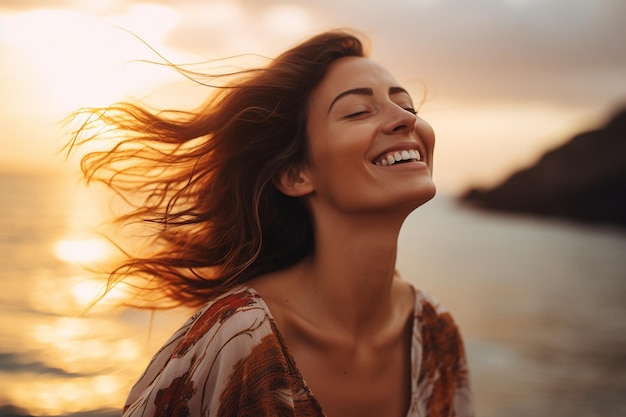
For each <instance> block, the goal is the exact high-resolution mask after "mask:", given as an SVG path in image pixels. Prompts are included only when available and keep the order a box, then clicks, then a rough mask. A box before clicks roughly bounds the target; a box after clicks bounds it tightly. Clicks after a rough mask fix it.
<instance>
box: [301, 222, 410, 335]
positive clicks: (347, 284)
mask: <svg viewBox="0 0 626 417" xmlns="http://www.w3.org/2000/svg"><path fill="white" fill-rule="evenodd" d="M320 217H321V218H323V219H324V221H322V222H320V221H319V219H316V223H315V224H316V242H315V252H314V254H313V256H312V257H311V258H310V259H309V260H307V261H306V262H305V263H304V264H303V266H304V270H303V273H302V275H301V277H302V278H301V283H300V285H301V287H300V288H301V289H302V290H303V291H304V293H305V294H308V297H309V298H308V302H309V303H311V305H310V308H311V311H316V312H318V314H317V317H316V320H318V321H319V323H318V324H319V325H320V326H324V327H325V328H329V329H336V330H337V331H340V332H342V334H348V335H352V337H354V338H359V337H361V336H367V335H371V334H372V331H376V329H380V328H383V327H384V326H385V323H387V321H388V320H390V319H391V318H392V316H393V314H394V311H393V308H392V307H393V304H392V302H391V298H392V286H393V282H394V276H395V264H396V253H397V240H398V234H399V232H400V226H401V225H402V221H403V220H404V216H402V217H400V216H398V217H397V218H396V219H395V220H394V219H393V218H392V217H390V216H389V215H386V216H377V215H367V216H359V215H351V216H344V217H342V218H341V219H333V218H332V217H331V216H320ZM319 312H323V314H321V315H320V314H319Z"/></svg>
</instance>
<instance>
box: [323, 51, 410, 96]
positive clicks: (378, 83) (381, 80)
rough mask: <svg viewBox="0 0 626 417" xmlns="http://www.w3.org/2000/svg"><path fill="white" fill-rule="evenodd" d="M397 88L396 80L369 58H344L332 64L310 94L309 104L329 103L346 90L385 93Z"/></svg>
mask: <svg viewBox="0 0 626 417" xmlns="http://www.w3.org/2000/svg"><path fill="white" fill-rule="evenodd" d="M395 86H399V84H398V82H397V81H396V79H395V78H394V77H393V76H392V75H391V73H390V72H389V71H387V70H386V69H385V68H384V67H383V66H381V65H380V64H378V63H376V62H374V61H372V60H371V59H369V58H363V57H345V58H340V59H338V60H336V61H335V62H333V63H332V64H331V65H330V67H329V68H328V71H327V72H326V75H325V76H324V78H323V79H322V81H321V82H320V84H319V85H318V86H317V87H316V88H315V90H313V93H312V94H311V104H314V103H319V104H322V103H324V102H330V101H332V100H333V98H334V97H335V96H336V95H337V94H339V93H341V92H343V91H346V90H350V89H353V88H362V87H368V88H372V89H374V90H376V89H378V88H380V89H384V90H385V91H387V90H388V89H389V87H395Z"/></svg>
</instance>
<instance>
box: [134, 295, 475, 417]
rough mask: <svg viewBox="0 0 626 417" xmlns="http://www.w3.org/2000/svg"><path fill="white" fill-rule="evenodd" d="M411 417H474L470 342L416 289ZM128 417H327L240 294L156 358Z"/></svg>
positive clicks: (263, 310) (249, 298)
mask: <svg viewBox="0 0 626 417" xmlns="http://www.w3.org/2000/svg"><path fill="white" fill-rule="evenodd" d="M415 295H416V297H415V310H414V320H413V337H412V350H411V373H412V386H411V403H410V406H409V410H408V413H407V417H426V416H429V417H444V416H445V417H448V416H450V417H452V416H456V417H469V416H473V404H472V395H471V391H470V387H469V377H468V370H467V365H466V360H465V353H464V348H463V342H462V340H461V336H460V334H459V331H458V329H457V327H456V325H455V324H454V322H453V320H452V318H451V316H450V315H449V314H448V313H447V312H445V311H444V310H443V309H442V308H441V307H440V306H439V305H438V304H437V303H436V302H434V301H433V300H431V299H429V298H428V297H427V296H426V295H425V294H424V293H422V292H420V291H418V290H415ZM123 416H124V417H153V416H154V417H157V416H163V417H196V416H198V417H199V416H211V417H213V416H215V417H218V416H219V417H225V416H238V417H243V416H259V417H261V416H268V417H269V416H280V417H283V416H293V417H313V416H314V417H323V416H324V412H323V410H322V408H321V406H320V404H319V403H318V402H317V400H316V399H315V395H314V393H313V392H311V390H310V389H309V387H308V386H307V384H306V382H305V381H304V379H303V378H302V375H300V372H299V370H298V368H297V365H296V363H295V361H294V359H293V357H292V356H291V354H290V353H289V349H288V347H287V345H286V344H285V341H284V340H283V338H282V336H281V334H280V332H279V330H278V328H277V327H276V323H275V322H274V320H273V318H272V315H271V313H270V310H269V309H268V307H267V305H266V304H265V302H264V301H263V299H262V298H261V297H260V296H259V294H258V293H256V292H255V291H254V290H253V289H251V288H246V287H238V288H236V289H233V290H231V291H229V292H228V293H225V294H223V295H221V296H219V297H218V298H216V299H214V300H212V301H211V302H210V303H209V304H207V305H206V306H205V307H204V308H202V309H201V310H199V311H198V312H197V313H195V314H194V315H193V316H192V317H191V318H190V319H189V320H188V321H187V322H186V323H185V324H184V325H183V326H182V327H181V328H180V329H179V330H178V331H177V332H176V333H174V335H173V336H172V337H171V338H170V339H169V340H168V341H167V342H166V343H165V345H164V346H163V347H162V348H161V349H160V350H159V351H158V352H157V353H156V355H155V356H154V358H153V359H152V361H151V362H150V364H149V365H148V367H147V369H146V370H145V372H144V374H143V375H142V376H141V378H140V379H139V380H138V381H137V383H136V384H135V386H134V387H133V389H132V390H131V392H130V394H129V397H128V400H127V402H126V405H125V406H124V412H123Z"/></svg>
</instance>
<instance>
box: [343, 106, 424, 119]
mask: <svg viewBox="0 0 626 417" xmlns="http://www.w3.org/2000/svg"><path fill="white" fill-rule="evenodd" d="M403 109H404V110H406V111H408V112H409V113H411V114H412V115H417V110H415V109H414V108H413V107H403ZM366 113H368V112H367V111H365V110H364V111H358V112H356V113H352V114H349V115H347V116H346V119H353V118H355V117H359V116H361V115H363V114H366Z"/></svg>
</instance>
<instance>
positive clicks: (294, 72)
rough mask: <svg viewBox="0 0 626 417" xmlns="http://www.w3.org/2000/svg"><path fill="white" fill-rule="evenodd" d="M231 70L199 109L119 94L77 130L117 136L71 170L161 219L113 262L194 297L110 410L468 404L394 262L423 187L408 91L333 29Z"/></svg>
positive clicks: (423, 130)
mask: <svg viewBox="0 0 626 417" xmlns="http://www.w3.org/2000/svg"><path fill="white" fill-rule="evenodd" d="M229 80H230V81H229V84H228V85H223V86H222V88H219V89H218V90H217V93H215V94H214V95H213V96H212V97H211V99H210V100H209V101H208V102H207V104H206V105H205V106H204V107H203V108H202V109H200V110H199V111H198V112H190V113H183V112H175V111H170V112H160V113H153V112H150V111H148V110H147V109H145V108H142V107H140V106H136V105H130V104H120V105H117V106H113V107H111V108H108V109H101V110H96V111H92V114H94V115H96V116H97V117H96V118H92V119H91V121H90V122H89V123H87V124H86V125H85V126H84V127H83V129H82V133H81V132H80V131H79V132H78V133H77V137H80V135H81V134H85V132H88V131H89V128H90V127H97V126H102V123H104V124H105V125H107V126H110V127H111V128H112V129H114V130H117V131H118V132H119V133H120V135H123V136H124V139H123V140H122V141H121V143H120V144H119V145H118V146H116V147H114V148H113V149H112V150H111V151H110V152H100V153H92V154H89V155H87V157H86V158H85V159H84V160H83V169H84V171H85V174H86V176H87V177H88V178H90V179H96V180H101V181H104V182H106V183H107V184H109V185H110V186H111V187H112V188H114V189H115V190H117V191H118V192H120V193H122V194H124V195H128V196H131V195H137V194H140V195H143V196H145V197H146V198H145V200H144V201H142V203H141V204H140V205H139V207H138V208H137V209H136V210H135V211H134V212H131V213H129V214H127V215H125V216H124V217H123V218H122V220H123V221H130V222H133V221H136V220H141V221H143V222H147V223H148V224H156V225H158V228H157V229H156V231H155V236H154V238H155V243H154V245H152V246H151V248H152V253H150V254H148V255H146V256H142V257H139V256H135V257H133V256H130V255H129V258H128V259H127V260H126V261H125V262H124V263H123V264H122V265H120V266H119V267H118V268H117V269H116V270H115V271H114V272H113V273H112V274H111V277H112V279H113V280H114V281H115V282H118V281H123V280H125V279H131V278H132V279H134V280H136V279H137V278H138V277H139V278H143V279H144V280H145V285H143V289H144V295H146V296H147V297H151V295H152V294H153V293H159V294H163V295H164V296H165V297H166V298H167V299H169V300H173V301H174V302H176V303H178V304H183V305H188V306H198V307H200V309H199V311H198V312H197V313H196V314H195V315H193V317H191V318H190V320H189V321H188V322H187V323H186V324H185V325H184V326H183V327H182V328H181V329H179V330H178V331H177V332H176V333H175V334H174V335H173V336H172V338H171V339H170V340H169V341H168V342H167V343H166V344H165V345H164V346H163V347H162V348H161V350H160V351H159V352H158V353H157V354H156V355H155V357H154V359H153V360H152V362H151V363H150V365H149V366H148V368H147V370H146V371H145V373H144V375H143V376H142V377H141V378H140V379H139V381H138V382H137V383H136V385H135V386H134V388H133V389H132V391H131V393H130V395H129V397H128V401H127V404H126V406H125V408H124V415H125V416H129V417H130V416H156V415H159V416H201V415H202V416H204V415H209V416H323V415H325V416H327V417H346V416H360V417H363V416H470V415H472V414H473V411H472V399H471V394H470V390H469V381H468V373H467V367H466V361H465V356H464V351H463V344H462V341H461V337H460V335H459V332H458V330H457V327H456V326H455V324H454V322H453V321H452V319H451V317H450V315H449V314H448V313H446V312H444V311H443V310H442V309H441V308H440V307H439V306H438V305H437V304H436V303H434V302H433V301H432V300H430V299H429V298H428V297H427V296H426V295H424V294H423V293H422V292H420V291H419V290H417V289H415V288H413V287H412V286H411V285H410V284H409V283H407V282H405V281H402V280H401V279H400V278H399V277H398V276H397V274H396V272H395V261H396V252H397V238H398V234H399V231H400V228H401V225H402V223H403V222H404V220H405V218H406V217H407V215H408V214H409V213H411V212H412V211H413V210H414V209H416V208H417V207H419V206H420V205H422V204H424V203H425V202H427V201H428V200H430V199H431V198H432V197H433V196H434V194H435V185H434V184H433V181H432V177H431V171H432V162H433V147H434V133H433V130H432V129H431V127H430V126H429V125H428V124H427V123H426V122H425V121H423V120H422V119H420V118H419V117H417V115H416V111H415V109H414V104H413V101H412V99H411V97H410V95H409V93H408V92H407V91H406V90H405V89H404V88H402V87H401V86H400V84H399V83H398V82H397V81H396V80H395V79H394V78H393V77H392V76H391V75H390V74H389V73H388V72H387V71H386V70H385V69H384V68H382V67H381V66H379V65H378V64H376V63H375V62H373V61H371V60H370V59H368V58H367V57H366V53H365V52H364V49H363V46H362V43H361V41H360V40H359V39H358V38H357V37H356V36H354V35H353V34H351V33H347V32H343V31H333V32H328V33H323V34H321V35H318V36H316V37H313V38H311V39H309V40H307V41H305V42H303V43H301V44H300V45H297V46H296V47H294V48H292V49H290V50H288V51H286V52H285V53H283V54H282V55H280V56H279V57H278V58H276V59H275V60H273V61H272V62H271V63H270V64H269V65H268V66H267V67H266V68H261V69H256V70H250V71H245V72H242V73H240V74H238V77H236V78H235V79H234V81H232V80H231V79H230V78H229ZM106 134H107V135H110V134H111V129H107V130H106ZM96 137H98V135H96ZM120 164H121V165H120Z"/></svg>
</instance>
